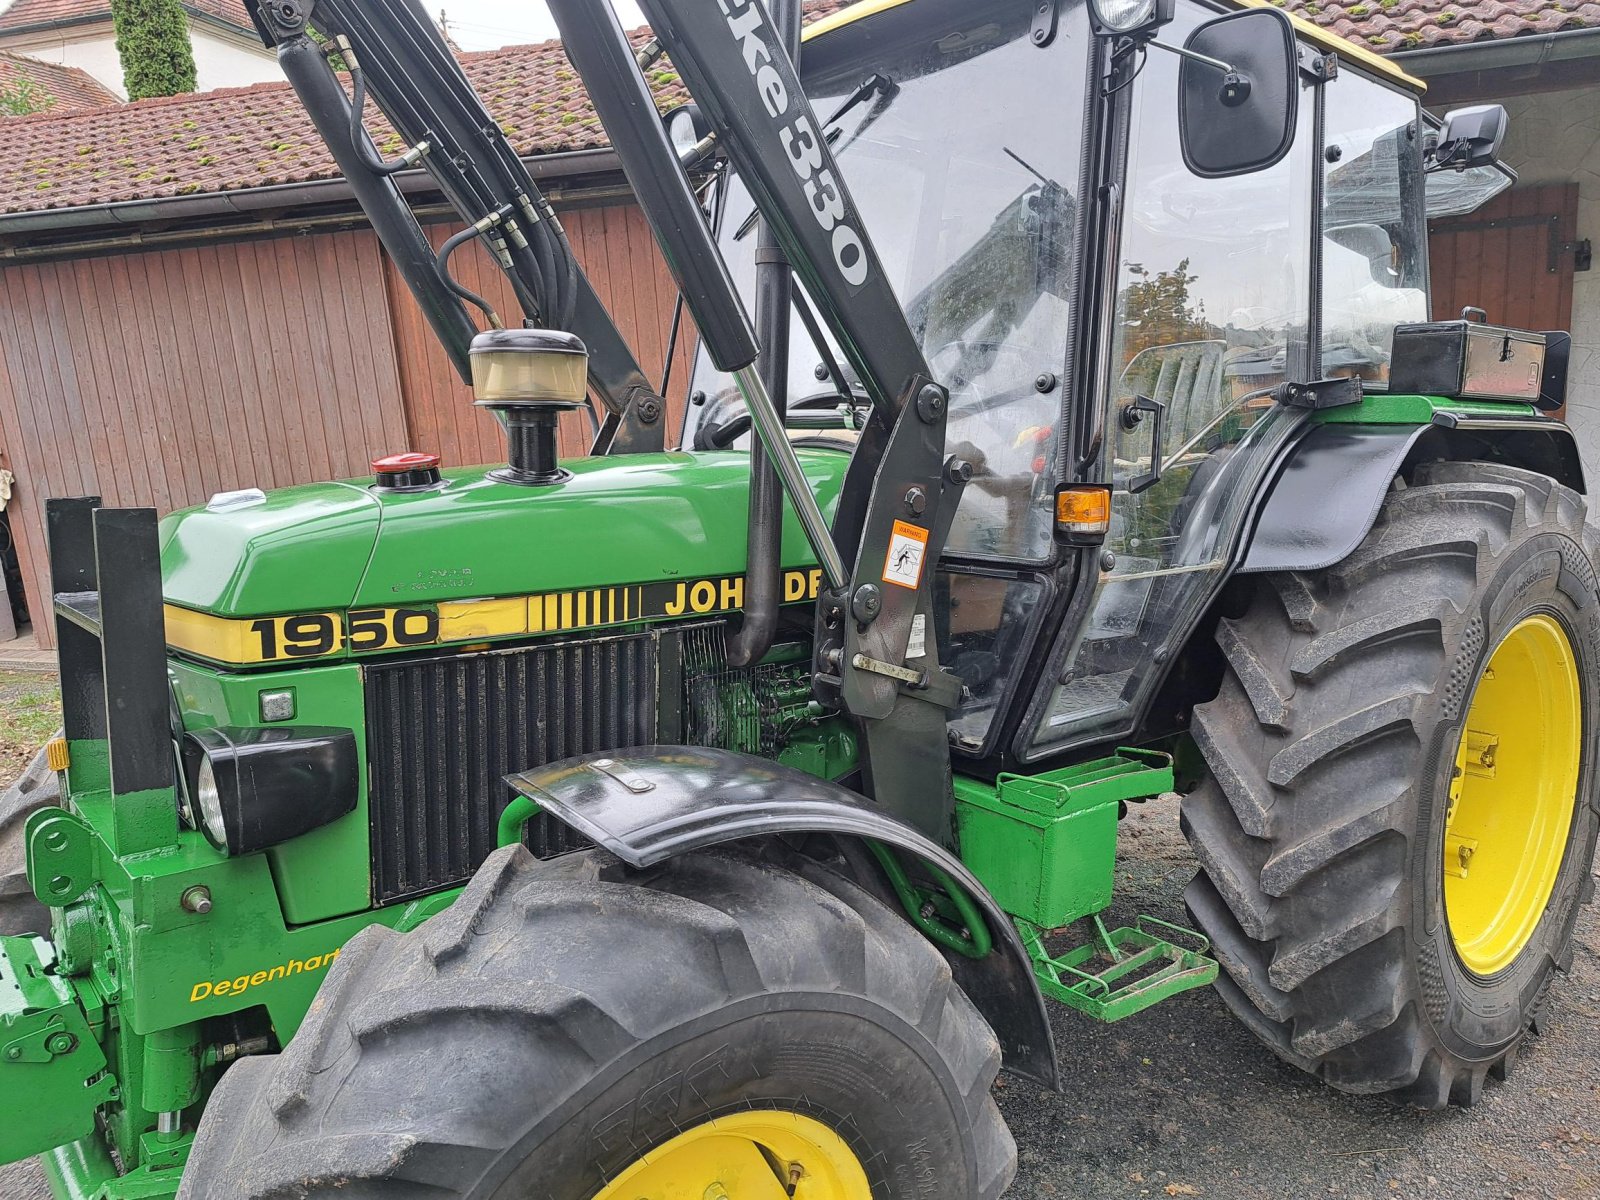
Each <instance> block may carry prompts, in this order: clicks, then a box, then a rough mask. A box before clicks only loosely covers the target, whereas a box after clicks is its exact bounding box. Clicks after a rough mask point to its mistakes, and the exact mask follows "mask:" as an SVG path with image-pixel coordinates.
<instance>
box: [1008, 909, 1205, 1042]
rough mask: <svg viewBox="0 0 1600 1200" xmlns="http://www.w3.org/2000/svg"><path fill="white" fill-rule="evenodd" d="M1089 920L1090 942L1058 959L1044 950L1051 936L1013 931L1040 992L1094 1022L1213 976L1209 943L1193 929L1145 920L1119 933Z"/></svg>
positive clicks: (1025, 927)
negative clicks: (1031, 969) (1090, 1018)
mask: <svg viewBox="0 0 1600 1200" xmlns="http://www.w3.org/2000/svg"><path fill="white" fill-rule="evenodd" d="M1089 921H1090V923H1091V925H1092V931H1093V939H1092V940H1091V941H1089V942H1088V943H1086V944H1085V945H1082V946H1077V947H1075V948H1073V949H1071V950H1068V951H1066V952H1065V953H1063V954H1060V955H1056V954H1052V953H1051V952H1050V950H1049V948H1048V947H1047V946H1046V945H1045V938H1046V937H1048V936H1049V935H1050V931H1048V930H1045V929H1041V928H1040V927H1039V926H1037V925H1031V924H1029V923H1028V922H1026V921H1018V922H1017V927H1018V930H1019V931H1020V932H1021V934H1022V943H1023V945H1024V946H1026V947H1027V950H1028V955H1029V957H1030V958H1032V960H1033V971H1034V974H1035V975H1036V976H1037V977H1038V980H1039V988H1040V990H1041V991H1043V992H1044V993H1045V995H1047V996H1050V997H1052V998H1053V999H1056V1000H1059V1001H1061V1003H1063V1004H1065V1005H1068V1006H1069V1007H1072V1008H1075V1009H1077V1010H1078V1011H1079V1012H1081V1013H1084V1014H1085V1015H1087V1016H1090V1017H1093V1018H1094V1019H1095V1020H1097V1021H1120V1020H1122V1018H1124V1017H1130V1016H1132V1015H1133V1014H1134V1013H1136V1012H1143V1011H1144V1010H1145V1009H1147V1008H1149V1007H1150V1006H1151V1005H1154V1004H1160V1003H1161V1002H1162V1001H1163V1000H1168V999H1171V998H1172V997H1173V996H1176V995H1178V994H1179V993H1180V992H1186V991H1189V990H1190V989H1191V988H1197V987H1205V986H1206V985H1207V984H1209V983H1211V982H1212V981H1213V980H1215V979H1216V977H1217V960H1216V959H1214V958H1212V957H1211V953H1210V951H1211V942H1210V941H1209V940H1208V939H1207V938H1205V937H1204V936H1202V935H1201V934H1198V933H1196V932H1194V930H1192V929H1185V928H1184V927H1183V926H1181V925H1174V924H1173V923H1172V922H1170V921H1163V920H1160V919H1158V918H1156V917H1147V916H1141V917H1139V918H1137V919H1136V920H1135V921H1134V923H1133V925H1132V926H1129V927H1124V928H1122V929H1110V930H1108V929H1107V928H1106V926H1105V922H1103V921H1102V920H1101V919H1100V918H1099V917H1098V916H1093V917H1090V918H1089Z"/></svg>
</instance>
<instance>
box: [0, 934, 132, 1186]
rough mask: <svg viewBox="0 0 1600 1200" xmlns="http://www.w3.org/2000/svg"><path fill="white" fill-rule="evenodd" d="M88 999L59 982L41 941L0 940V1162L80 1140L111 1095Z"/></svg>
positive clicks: (97, 1010)
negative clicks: (1, 1113)
mask: <svg viewBox="0 0 1600 1200" xmlns="http://www.w3.org/2000/svg"><path fill="white" fill-rule="evenodd" d="M90 1013H94V1014H97V1015H100V1016H101V1019H103V1009H102V1007H101V1005H100V1004H99V1002H98V1000H97V999H96V998H95V997H94V995H93V994H92V993H89V994H88V995H87V996H85V997H82V998H80V995H79V989H76V988H74V987H73V985H72V982H71V981H70V980H68V979H65V978H63V977H62V975H61V973H60V971H59V969H58V964H57V962H56V954H55V949H54V947H52V946H51V944H50V943H49V942H47V941H45V940H44V939H43V938H24V937H16V938H13V937H0V1096H6V1097H8V1098H9V1099H10V1102H9V1103H8V1104H7V1105H6V1114H5V1119H4V1120H3V1121H0V1162H11V1161H13V1160H15V1159H19V1158H26V1157H27V1156H28V1155H30V1154H38V1153H40V1152H41V1151H44V1150H49V1149H50V1148H51V1147H53V1146H59V1145H61V1144H62V1143H63V1142H70V1141H74V1140H76V1139H78V1138H82V1137H87V1136H88V1135H89V1134H91V1133H93V1132H94V1113H95V1108H96V1107H97V1106H98V1105H100V1104H103V1103H105V1102H106V1101H108V1100H110V1099H112V1098H113V1097H114V1096H115V1095H116V1091H117V1081H116V1080H115V1079H114V1078H113V1077H112V1076H110V1075H108V1074H106V1073H105V1069H106V1056H105V1053H104V1051H102V1049H101V1048H100V1044H99V1042H98V1041H96V1037H95V1035H96V1033H97V1032H98V1031H96V1030H94V1029H92V1028H91V1025H90V1017H89V1015H88V1014H90Z"/></svg>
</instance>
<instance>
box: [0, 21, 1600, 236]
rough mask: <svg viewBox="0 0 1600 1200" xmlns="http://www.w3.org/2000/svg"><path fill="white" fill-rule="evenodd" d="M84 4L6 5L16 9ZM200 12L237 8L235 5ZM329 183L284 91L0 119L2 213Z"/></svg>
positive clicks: (573, 99)
mask: <svg viewBox="0 0 1600 1200" xmlns="http://www.w3.org/2000/svg"><path fill="white" fill-rule="evenodd" d="M84 2H87V0H17V3H18V5H22V4H41V5H42V4H74V3H84ZM100 2H102V3H103V2H104V0H100ZM201 2H202V3H218V4H222V3H226V4H237V3H238V0H201ZM1285 2H1286V3H1288V4H1291V5H1293V6H1294V7H1295V8H1296V10H1297V11H1298V12H1300V13H1301V14H1302V15H1304V16H1306V17H1307V18H1309V19H1311V20H1313V21H1316V22H1317V23H1318V24H1321V25H1324V26H1326V27H1328V28H1330V29H1332V30H1333V31H1334V32H1336V33H1339V34H1341V35H1343V36H1346V37H1352V36H1353V37H1354V38H1355V39H1357V40H1361V41H1363V42H1365V43H1366V44H1367V45H1371V46H1373V47H1374V48H1376V49H1380V50H1396V49H1404V48H1407V47H1409V46H1412V45H1417V46H1423V45H1433V44H1436V43H1438V42H1442V41H1470V40H1475V39H1478V38H1482V37H1501V36H1516V34H1517V33H1519V32H1521V33H1531V32H1536V31H1537V32H1543V31H1546V30H1554V29H1569V28H1578V27H1587V26H1590V25H1594V26H1600V0H1582V2H1581V3H1575V4H1569V5H1568V6H1567V7H1565V8H1563V7H1562V6H1561V3H1560V0H1465V2H1453V0H1365V2H1356V0H1350V2H1348V3H1347V2H1346V0H1337V2H1336V3H1330V4H1326V5H1324V4H1320V3H1318V2H1317V0H1285ZM849 3H850V0H811V2H809V3H807V5H806V16H807V20H808V21H810V20H817V19H820V18H821V17H824V16H828V15H830V14H832V13H834V12H837V11H839V10H840V9H843V8H846V7H848V5H849ZM1429 14H1433V15H1432V16H1430V15H1429ZM1446 17H1448V18H1449V19H1448V20H1446V19H1445V18H1446ZM460 58H461V63H462V66H463V68H464V69H465V70H466V73H467V76H468V78H469V79H471V81H472V83H473V85H474V86H475V87H476V88H477V89H478V91H479V92H480V94H481V95H482V96H483V98H484V101H485V103H486V104H487V105H488V107H489V111H490V112H491V113H492V114H493V115H494V116H495V118H496V119H497V120H499V121H500V122H501V123H502V125H503V127H504V128H505V130H506V133H507V135H508V136H509V137H510V139H511V142H512V145H513V146H514V147H515V148H516V150H517V152H518V153H519V154H522V155H525V156H526V155H533V154H554V153H562V152H567V151H575V150H590V149H599V148H601V147H603V146H604V145H605V144H606V142H605V135H604V132H603V131H602V130H601V128H600V124H599V121H598V120H597V119H596V118H595V116H594V112H593V110H592V109H591V108H590V106H589V102H588V99H587V97H586V96H585V94H584V91H583V88H582V85H581V84H580V83H579V82H578V79H577V76H576V74H575V73H574V71H573V70H572V68H571V66H570V65H569V64H568V62H567V59H566V56H565V55H564V54H563V53H562V51H561V46H560V44H559V43H557V42H546V43H543V44H541V45H537V46H514V47H506V48H504V49H500V50H489V51H483V52H480V53H475V54H464V55H461V56H460ZM654 82H655V84H656V86H657V88H658V92H659V94H660V96H661V98H662V100H663V101H667V100H670V99H673V98H675V97H676V96H678V95H680V94H681V93H680V92H679V90H678V84H677V77H676V76H675V75H674V74H673V73H672V72H671V71H670V69H666V68H665V65H664V64H663V66H661V67H658V68H657V70H656V73H655V79H654ZM370 121H371V124H370V128H371V129H372V131H373V136H374V137H375V138H376V139H377V140H378V144H379V146H380V147H381V148H382V149H383V151H384V153H386V154H391V155H392V154H396V153H398V152H399V151H400V149H401V146H400V145H399V144H398V140H397V139H396V138H395V137H394V136H393V134H392V133H389V132H387V127H386V126H384V125H382V124H381V123H380V121H379V119H378V118H377V116H376V114H375V113H374V114H373V115H372V116H371V118H370ZM337 175H338V171H337V170H336V168H335V167H334V164H333V160H332V158H331V157H330V156H329V154H328V152H327V150H326V148H325V147H324V146H323V144H322V141H321V139H320V138H318V137H317V135H316V133H315V131H314V130H313V129H312V127H311V123H310V121H309V119H308V118H307V117H306V115H305V112H304V110H303V109H302V108H301V107H300V104H299V101H298V100H297V99H296V98H295V95H294V93H293V92H292V91H291V90H290V89H289V87H288V85H287V84H283V83H263V84H257V85H255V86H254V87H248V88H235V89H229V90H222V91H215V92H207V93H205V94H203V95H195V96H172V97H167V98H164V99H158V100H141V101H138V102H136V103H133V104H124V105H119V106H117V107H115V108H105V109H98V110H91V111H84V112H73V113H65V114H61V113H40V114H36V115H34V116H28V117H10V118H7V119H6V120H4V121H0V212H3V213H15V212H29V211H32V210H35V209H47V208H71V207H79V206H83V205H90V204H103V203H111V202H116V201H126V200H147V199H158V198H166V197H175V196H186V195H194V194H198V193H204V192H220V191H234V190H239V189H244V188H252V187H264V186H269V185H274V184H288V183H309V182H313V181H316V180H323V179H332V178H335V177H337Z"/></svg>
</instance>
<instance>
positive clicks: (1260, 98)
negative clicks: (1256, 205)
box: [1178, 8, 1300, 179]
mask: <svg viewBox="0 0 1600 1200" xmlns="http://www.w3.org/2000/svg"><path fill="white" fill-rule="evenodd" d="M1181 53H1182V54H1183V66H1182V67H1181V68H1179V71H1178V107H1179V112H1178V120H1179V126H1178V132H1179V144H1180V146H1181V147H1182V149H1183V161H1184V165H1186V166H1187V167H1188V168H1189V170H1191V171H1193V172H1194V173H1195V174H1196V175H1200V176H1203V177H1204V178H1207V179H1219V178H1223V177H1225V176H1229V175H1248V174H1249V173H1250V172H1252V171H1264V170H1266V169H1267V168H1268V167H1270V166H1273V165H1274V164H1276V163H1278V162H1279V161H1281V160H1282V158H1283V156H1284V155H1285V154H1287V153H1289V147H1290V146H1291V145H1292V144H1293V142H1294V131H1295V120H1296V117H1297V116H1298V115H1299V107H1300V88H1299V85H1298V83H1299V81H1298V71H1299V56H1298V54H1297V52H1296V49H1295V41H1294V26H1293V25H1291V24H1290V23H1289V18H1288V17H1287V16H1285V15H1284V14H1283V13H1282V12H1280V11H1278V10H1277V9H1275V8H1253V9H1247V10H1246V11H1244V12H1237V13H1229V14H1228V15H1227V16H1224V17H1218V18H1217V19H1216V20H1214V21H1207V22H1206V23H1205V24H1204V25H1202V26H1200V28H1198V29H1196V30H1195V31H1194V32H1193V33H1192V34H1190V35H1189V40H1188V41H1187V42H1185V43H1184V46H1183V50H1182V52H1181Z"/></svg>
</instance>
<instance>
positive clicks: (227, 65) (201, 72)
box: [189, 19, 283, 92]
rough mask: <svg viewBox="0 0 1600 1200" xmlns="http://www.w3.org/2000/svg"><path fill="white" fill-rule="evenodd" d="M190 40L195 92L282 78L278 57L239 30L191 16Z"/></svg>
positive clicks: (246, 85) (245, 85) (243, 85)
mask: <svg viewBox="0 0 1600 1200" xmlns="http://www.w3.org/2000/svg"><path fill="white" fill-rule="evenodd" d="M189 44H190V45H191V46H193V47H194V90H195V91H197V92H211V91H215V90H216V89H217V88H233V87H248V86H249V85H250V84H252V83H267V82H269V81H278V80H282V79H283V72H282V71H280V70H279V69H278V60H277V58H276V57H274V56H273V55H272V54H271V53H270V52H268V50H267V48H266V47H265V46H263V45H262V44H261V42H260V41H259V40H258V39H256V38H254V37H247V36H246V35H245V34H244V33H242V32H241V33H239V34H232V33H227V32H224V31H222V30H220V29H218V28H216V27H215V26H213V25H208V24H206V23H204V22H202V21H196V20H193V19H191V20H190V22H189Z"/></svg>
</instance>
